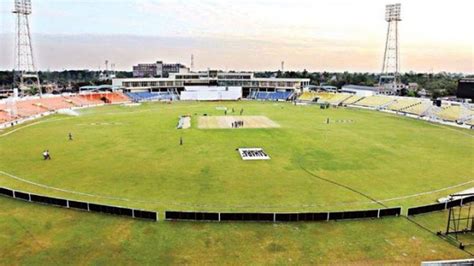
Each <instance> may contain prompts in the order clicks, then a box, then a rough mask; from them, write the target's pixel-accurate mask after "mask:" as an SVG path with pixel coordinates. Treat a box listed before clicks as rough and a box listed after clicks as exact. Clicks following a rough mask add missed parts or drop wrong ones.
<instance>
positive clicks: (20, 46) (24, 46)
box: [12, 0, 42, 96]
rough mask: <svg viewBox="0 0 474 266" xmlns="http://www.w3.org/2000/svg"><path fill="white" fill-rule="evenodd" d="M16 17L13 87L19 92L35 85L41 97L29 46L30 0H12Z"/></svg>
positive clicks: (30, 46) (31, 50)
mask: <svg viewBox="0 0 474 266" xmlns="http://www.w3.org/2000/svg"><path fill="white" fill-rule="evenodd" d="M12 13H13V14H15V15H16V35H15V56H14V58H15V68H14V81H13V83H14V85H15V86H17V87H18V89H20V90H24V89H25V88H28V85H32V83H33V84H35V85H36V86H37V87H38V91H39V95H40V96H41V94H42V92H41V85H40V80H39V75H38V72H37V71H36V67H35V63H34V57H33V46H32V44H31V31H30V23H29V15H31V13H32V8H31V0H14V9H13V11H12Z"/></svg>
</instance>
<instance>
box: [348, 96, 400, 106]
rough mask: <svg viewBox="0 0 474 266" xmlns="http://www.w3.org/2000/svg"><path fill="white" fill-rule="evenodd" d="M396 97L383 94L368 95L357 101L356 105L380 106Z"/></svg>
mask: <svg viewBox="0 0 474 266" xmlns="http://www.w3.org/2000/svg"><path fill="white" fill-rule="evenodd" d="M393 101H394V98H392V97H388V96H382V95H375V96H369V97H366V98H364V99H362V100H360V101H358V102H356V103H354V104H355V105H359V106H366V107H380V106H384V105H387V104H389V103H390V102H393Z"/></svg>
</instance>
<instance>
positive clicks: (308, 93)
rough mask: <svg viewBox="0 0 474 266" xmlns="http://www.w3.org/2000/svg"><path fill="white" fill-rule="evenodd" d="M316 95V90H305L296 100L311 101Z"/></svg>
mask: <svg viewBox="0 0 474 266" xmlns="http://www.w3.org/2000/svg"><path fill="white" fill-rule="evenodd" d="M316 97H318V95H317V93H316V92H313V91H305V92H303V94H301V95H300V97H299V98H298V100H299V101H303V102H313V101H314V100H315V99H316Z"/></svg>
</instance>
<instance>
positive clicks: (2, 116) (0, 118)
mask: <svg viewBox="0 0 474 266" xmlns="http://www.w3.org/2000/svg"><path fill="white" fill-rule="evenodd" d="M0 108H1V107H0ZM11 120H13V117H11V116H10V114H8V113H7V112H6V111H4V110H0V123H5V122H8V121H11Z"/></svg>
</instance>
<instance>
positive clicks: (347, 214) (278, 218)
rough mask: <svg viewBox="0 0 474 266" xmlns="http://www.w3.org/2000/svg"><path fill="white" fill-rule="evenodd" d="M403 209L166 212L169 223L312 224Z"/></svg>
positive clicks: (373, 216)
mask: <svg viewBox="0 0 474 266" xmlns="http://www.w3.org/2000/svg"><path fill="white" fill-rule="evenodd" d="M401 213H402V208H401V207H396V208H386V209H374V210H361V211H341V212H315V213H227V212H182V211H166V212H165V220H167V221H203V222H204V221H206V222H227V221H243V222H312V221H336V220H354V219H376V218H383V217H389V216H400V215H401Z"/></svg>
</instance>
